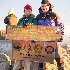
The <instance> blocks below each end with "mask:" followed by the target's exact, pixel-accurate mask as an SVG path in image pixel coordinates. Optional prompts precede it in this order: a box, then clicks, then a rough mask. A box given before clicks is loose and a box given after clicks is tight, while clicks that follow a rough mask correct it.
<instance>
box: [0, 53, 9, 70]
mask: <svg viewBox="0 0 70 70" xmlns="http://www.w3.org/2000/svg"><path fill="white" fill-rule="evenodd" d="M9 68H10V63H9V61H8V60H7V58H6V56H5V55H4V54H2V53H0V70H10V69H9Z"/></svg>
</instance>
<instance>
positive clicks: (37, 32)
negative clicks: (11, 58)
mask: <svg viewBox="0 0 70 70" xmlns="http://www.w3.org/2000/svg"><path fill="white" fill-rule="evenodd" d="M60 38H61V28H60V26H42V25H32V26H27V27H22V26H8V28H7V35H6V39H10V40H35V41H57V40H58V39H60Z"/></svg>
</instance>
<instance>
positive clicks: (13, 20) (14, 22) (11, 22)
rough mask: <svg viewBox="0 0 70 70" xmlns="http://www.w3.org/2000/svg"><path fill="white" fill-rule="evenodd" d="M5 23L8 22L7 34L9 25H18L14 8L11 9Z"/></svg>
mask: <svg viewBox="0 0 70 70" xmlns="http://www.w3.org/2000/svg"><path fill="white" fill-rule="evenodd" d="M4 23H5V24H6V34H7V27H8V26H9V25H17V17H16V16H15V14H14V11H13V9H12V8H11V9H10V10H9V12H8V16H6V17H5V19H4Z"/></svg>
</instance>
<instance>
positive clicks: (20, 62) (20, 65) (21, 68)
mask: <svg viewBox="0 0 70 70" xmlns="http://www.w3.org/2000/svg"><path fill="white" fill-rule="evenodd" d="M20 70H22V60H20Z"/></svg>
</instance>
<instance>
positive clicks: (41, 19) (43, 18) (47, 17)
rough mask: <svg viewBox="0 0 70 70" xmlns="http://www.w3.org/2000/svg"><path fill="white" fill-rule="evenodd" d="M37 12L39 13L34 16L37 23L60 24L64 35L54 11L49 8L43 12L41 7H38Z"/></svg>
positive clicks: (60, 23) (62, 31)
mask: <svg viewBox="0 0 70 70" xmlns="http://www.w3.org/2000/svg"><path fill="white" fill-rule="evenodd" d="M39 13H40V14H38V15H37V16H36V19H37V21H38V24H39V25H45V26H61V34H62V35H64V25H63V23H62V21H61V19H60V17H59V16H57V14H56V13H54V12H52V11H50V10H49V11H48V12H46V14H44V13H43V12H42V10H41V8H39Z"/></svg>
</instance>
